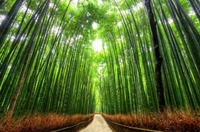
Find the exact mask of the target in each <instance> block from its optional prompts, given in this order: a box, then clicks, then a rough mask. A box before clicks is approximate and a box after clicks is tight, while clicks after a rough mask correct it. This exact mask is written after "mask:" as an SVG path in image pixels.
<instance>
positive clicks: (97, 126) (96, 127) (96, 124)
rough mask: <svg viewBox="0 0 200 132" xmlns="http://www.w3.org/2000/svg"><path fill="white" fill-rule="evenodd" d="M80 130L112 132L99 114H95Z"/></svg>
mask: <svg viewBox="0 0 200 132" xmlns="http://www.w3.org/2000/svg"><path fill="white" fill-rule="evenodd" d="M80 132H112V130H111V129H110V128H109V126H108V124H107V123H106V121H105V120H104V119H103V117H102V116H101V115H100V114H96V115H95V116H94V119H93V121H92V123H91V124H90V125H88V126H87V127H86V128H85V129H83V130H81V131H80Z"/></svg>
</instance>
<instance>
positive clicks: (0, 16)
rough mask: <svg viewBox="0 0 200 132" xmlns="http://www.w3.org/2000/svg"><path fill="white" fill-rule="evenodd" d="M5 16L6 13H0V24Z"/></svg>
mask: <svg viewBox="0 0 200 132" xmlns="http://www.w3.org/2000/svg"><path fill="white" fill-rule="evenodd" d="M5 18H6V15H0V25H1V23H2V22H3V20H4V19H5Z"/></svg>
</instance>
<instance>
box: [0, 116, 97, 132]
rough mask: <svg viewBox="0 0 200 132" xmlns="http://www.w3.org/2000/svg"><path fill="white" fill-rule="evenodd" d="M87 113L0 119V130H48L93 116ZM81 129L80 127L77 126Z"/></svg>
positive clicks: (63, 126) (13, 131)
mask: <svg viewBox="0 0 200 132" xmlns="http://www.w3.org/2000/svg"><path fill="white" fill-rule="evenodd" d="M93 116H94V114H89V115H72V116H69V115H58V114H41V115H40V114H38V115H26V116H24V117H21V118H20V119H17V120H14V119H12V120H8V119H6V118H4V119H0V132H49V131H52V130H57V129H61V128H65V127H70V126H73V125H76V124H78V123H80V122H83V121H87V120H89V119H91V118H93ZM79 129H81V128H79Z"/></svg>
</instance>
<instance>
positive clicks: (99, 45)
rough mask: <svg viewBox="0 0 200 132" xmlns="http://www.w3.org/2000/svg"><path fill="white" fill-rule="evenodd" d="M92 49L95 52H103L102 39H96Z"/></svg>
mask: <svg viewBox="0 0 200 132" xmlns="http://www.w3.org/2000/svg"><path fill="white" fill-rule="evenodd" d="M92 47H93V49H94V51H95V52H100V51H101V50H102V41H101V40H100V39H96V40H94V41H93V42H92Z"/></svg>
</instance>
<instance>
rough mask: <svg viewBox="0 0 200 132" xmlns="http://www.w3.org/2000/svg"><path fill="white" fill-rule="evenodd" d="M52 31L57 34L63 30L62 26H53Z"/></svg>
mask: <svg viewBox="0 0 200 132" xmlns="http://www.w3.org/2000/svg"><path fill="white" fill-rule="evenodd" d="M51 31H52V33H53V34H54V35H56V34H57V33H59V32H60V31H61V27H59V26H53V28H52V29H51Z"/></svg>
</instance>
